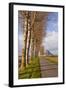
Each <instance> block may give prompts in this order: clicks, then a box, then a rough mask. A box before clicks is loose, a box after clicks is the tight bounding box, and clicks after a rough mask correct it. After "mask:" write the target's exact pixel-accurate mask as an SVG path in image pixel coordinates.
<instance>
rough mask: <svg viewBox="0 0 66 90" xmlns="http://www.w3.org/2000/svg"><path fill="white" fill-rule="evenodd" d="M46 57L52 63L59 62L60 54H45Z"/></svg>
mask: <svg viewBox="0 0 66 90" xmlns="http://www.w3.org/2000/svg"><path fill="white" fill-rule="evenodd" d="M44 58H45V59H46V60H49V61H50V62H52V63H56V64H58V56H45V57H44Z"/></svg>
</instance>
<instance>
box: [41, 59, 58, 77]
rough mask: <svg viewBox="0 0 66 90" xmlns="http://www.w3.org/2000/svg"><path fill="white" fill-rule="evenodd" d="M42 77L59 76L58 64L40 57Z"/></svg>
mask: <svg viewBox="0 0 66 90" xmlns="http://www.w3.org/2000/svg"><path fill="white" fill-rule="evenodd" d="M40 69H41V77H42V78H43V77H57V76H58V64H55V63H52V62H51V61H48V60H46V59H40Z"/></svg>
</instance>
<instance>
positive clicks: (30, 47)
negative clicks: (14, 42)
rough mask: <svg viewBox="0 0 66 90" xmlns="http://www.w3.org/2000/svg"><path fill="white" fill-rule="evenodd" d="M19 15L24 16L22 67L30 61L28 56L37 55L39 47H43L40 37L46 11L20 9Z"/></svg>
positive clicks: (43, 34)
mask: <svg viewBox="0 0 66 90" xmlns="http://www.w3.org/2000/svg"><path fill="white" fill-rule="evenodd" d="M21 15H22V16H23V18H24V47H23V49H22V64H21V68H22V69H24V68H25V67H26V65H28V64H29V63H30V58H31V57H34V56H38V54H39V52H40V51H41V47H43V46H42V39H43V37H44V36H45V28H46V19H47V15H48V13H43V12H36V11H34V12H32V11H22V12H21ZM22 43H23V42H22Z"/></svg>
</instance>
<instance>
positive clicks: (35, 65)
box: [18, 57, 41, 79]
mask: <svg viewBox="0 0 66 90" xmlns="http://www.w3.org/2000/svg"><path fill="white" fill-rule="evenodd" d="M18 73H19V75H18V78H19V79H28V78H40V77H41V72H40V63H39V57H32V58H31V63H30V64H28V65H27V67H26V68H25V69H24V70H21V69H20V70H19V71H18Z"/></svg>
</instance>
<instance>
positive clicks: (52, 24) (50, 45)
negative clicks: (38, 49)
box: [43, 12, 58, 55]
mask: <svg viewBox="0 0 66 90" xmlns="http://www.w3.org/2000/svg"><path fill="white" fill-rule="evenodd" d="M43 45H44V47H45V49H46V50H49V51H50V52H51V53H52V54H53V55H58V13H57V12H49V14H48V18H47V23H46V36H45V38H44V39H43Z"/></svg>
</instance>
